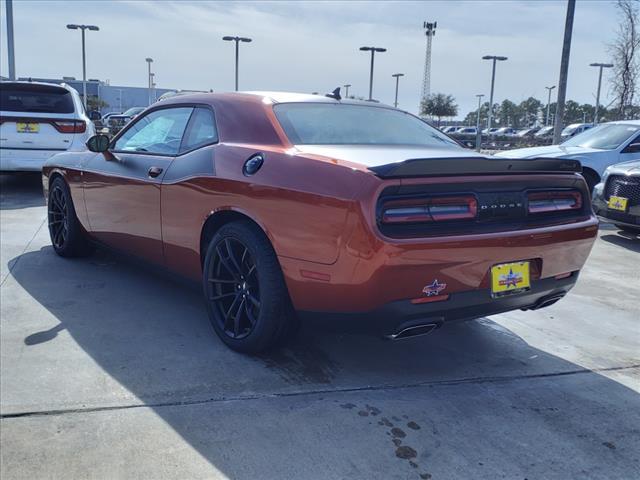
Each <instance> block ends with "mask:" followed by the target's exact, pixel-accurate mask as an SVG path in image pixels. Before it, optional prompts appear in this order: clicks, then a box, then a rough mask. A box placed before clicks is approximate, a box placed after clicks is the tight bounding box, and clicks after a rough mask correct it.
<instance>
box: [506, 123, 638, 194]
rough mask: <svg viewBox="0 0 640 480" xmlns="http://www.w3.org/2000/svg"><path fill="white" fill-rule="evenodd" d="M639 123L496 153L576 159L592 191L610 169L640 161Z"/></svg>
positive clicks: (606, 125) (609, 125) (604, 126)
mask: <svg viewBox="0 0 640 480" xmlns="http://www.w3.org/2000/svg"><path fill="white" fill-rule="evenodd" d="M638 143H640V120H620V121H618V122H608V123H602V124H600V125H598V126H596V127H594V128H592V129H589V130H587V131H585V132H583V133H581V134H579V135H576V136H575V137H573V138H570V139H568V140H566V141H565V142H563V143H561V144H560V145H549V146H545V147H533V148H521V149H517V150H508V151H506V152H500V153H497V154H496V156H497V157H510V158H539V157H545V158H573V159H576V160H580V163H582V169H583V172H582V174H583V176H584V177H585V179H586V181H587V184H588V185H589V189H590V190H593V187H595V185H596V184H597V183H599V182H600V179H601V177H602V174H603V173H604V171H605V169H606V168H607V167H608V166H609V165H613V164H615V163H620V162H626V161H630V160H640V145H638Z"/></svg>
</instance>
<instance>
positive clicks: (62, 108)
mask: <svg viewBox="0 0 640 480" xmlns="http://www.w3.org/2000/svg"><path fill="white" fill-rule="evenodd" d="M94 134H95V127H94V125H93V122H91V120H90V119H89V117H88V116H87V114H86V113H85V111H84V107H83V105H82V101H81V100H80V95H79V94H78V92H77V91H76V90H74V89H73V88H71V87H69V86H68V85H65V84H62V85H56V84H52V83H40V82H0V171H18V170H35V171H39V170H41V169H42V165H43V164H44V162H45V161H46V160H47V159H48V158H49V157H51V156H53V155H55V154H56V153H60V152H64V151H67V150H71V151H78V150H86V148H87V147H86V145H85V142H86V141H87V140H88V139H89V137H91V136H92V135H94Z"/></svg>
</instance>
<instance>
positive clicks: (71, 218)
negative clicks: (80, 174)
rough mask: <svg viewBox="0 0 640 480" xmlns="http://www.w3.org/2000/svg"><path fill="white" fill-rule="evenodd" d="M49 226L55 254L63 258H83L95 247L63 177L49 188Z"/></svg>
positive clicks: (54, 181)
mask: <svg viewBox="0 0 640 480" xmlns="http://www.w3.org/2000/svg"><path fill="white" fill-rule="evenodd" d="M47 208H48V214H47V219H48V224H49V237H50V238H51V244H52V245H53V249H54V250H55V252H56V253H57V254H58V255H60V256H61V257H83V256H86V255H89V254H90V253H91V252H92V250H93V247H92V245H91V243H90V242H89V240H88V239H87V236H86V233H85V231H84V229H83V228H82V225H80V221H79V220H78V217H77V216H76V210H75V208H74V206H73V200H72V199H71V192H70V191H69V187H68V185H67V184H66V182H65V181H64V180H63V179H62V178H61V177H56V178H54V180H53V182H51V185H50V186H49V201H48V202H47Z"/></svg>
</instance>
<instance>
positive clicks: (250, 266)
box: [207, 237, 260, 339]
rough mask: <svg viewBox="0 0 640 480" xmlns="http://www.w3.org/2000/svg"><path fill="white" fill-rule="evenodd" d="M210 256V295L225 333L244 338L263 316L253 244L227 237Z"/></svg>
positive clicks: (236, 337)
mask: <svg viewBox="0 0 640 480" xmlns="http://www.w3.org/2000/svg"><path fill="white" fill-rule="evenodd" d="M214 248H215V253H214V255H213V256H212V257H211V258H210V262H212V264H211V265H210V267H209V269H208V271H209V277H208V278H207V281H208V283H209V290H208V292H207V293H208V299H209V301H211V302H214V305H215V308H216V309H218V315H217V321H218V322H219V326H220V328H221V329H222V331H223V332H224V333H225V335H227V336H229V337H230V338H233V339H242V338H245V337H246V336H248V335H249V334H250V333H251V332H252V331H253V329H254V327H255V325H256V323H257V319H258V317H259V316H260V283H259V280H258V275H257V274H258V271H257V268H256V262H255V260H254V259H253V256H252V255H251V253H250V252H249V248H248V247H247V246H246V245H244V244H243V243H242V242H241V241H240V240H238V239H235V238H229V237H227V238H223V239H220V241H219V242H218V243H217V244H216V245H215V247H214Z"/></svg>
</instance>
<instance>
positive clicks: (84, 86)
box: [67, 23, 100, 109]
mask: <svg viewBox="0 0 640 480" xmlns="http://www.w3.org/2000/svg"><path fill="white" fill-rule="evenodd" d="M67 28H68V29H69V30H78V29H79V30H81V31H82V101H83V103H84V108H85V109H86V108H87V57H86V54H85V48H84V31H85V30H92V31H94V32H97V31H98V30H100V29H99V28H98V27H96V26H95V25H76V24H74V23H71V24H69V25H67Z"/></svg>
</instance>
